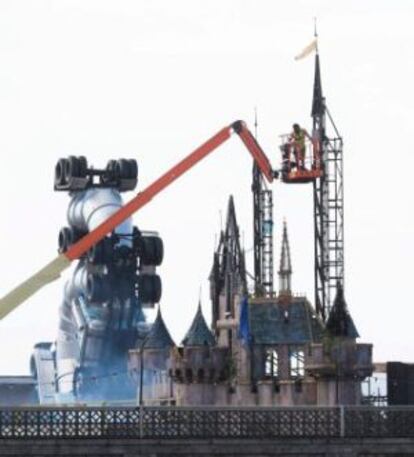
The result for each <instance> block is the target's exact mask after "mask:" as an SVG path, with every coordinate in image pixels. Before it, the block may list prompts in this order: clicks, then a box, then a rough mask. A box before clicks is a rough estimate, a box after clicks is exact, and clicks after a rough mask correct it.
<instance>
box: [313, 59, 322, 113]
mask: <svg viewBox="0 0 414 457" xmlns="http://www.w3.org/2000/svg"><path fill="white" fill-rule="evenodd" d="M324 113H325V101H324V99H323V94H322V82H321V69H320V64H319V54H318V53H316V56H315V78H314V81H313V99H312V113H311V116H312V117H315V116H316V117H322V116H323V114H324Z"/></svg>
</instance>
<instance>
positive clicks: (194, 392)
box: [129, 197, 373, 406]
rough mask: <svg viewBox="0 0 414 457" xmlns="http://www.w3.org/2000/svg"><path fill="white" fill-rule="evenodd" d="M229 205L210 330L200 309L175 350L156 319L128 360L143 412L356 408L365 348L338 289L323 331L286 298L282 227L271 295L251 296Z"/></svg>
mask: <svg viewBox="0 0 414 457" xmlns="http://www.w3.org/2000/svg"><path fill="white" fill-rule="evenodd" d="M239 238H240V237H239V227H238V224H237V219H236V212H235V206H234V201H233V198H232V197H230V200H229V204H228V210H227V222H226V227H225V230H224V231H223V232H222V233H221V235H220V242H219V246H218V248H217V250H216V252H215V253H214V257H213V267H212V270H211V274H210V292H211V306H212V325H211V328H209V327H208V325H207V323H206V321H205V319H204V316H203V314H202V310H201V305H200V304H199V305H198V308H197V311H196V314H195V317H194V320H193V322H192V324H191V326H190V328H189V330H188V332H187V334H186V336H185V338H184V339H183V341H182V343H181V345H179V346H177V345H176V344H175V343H174V341H173V340H172V338H171V336H170V333H169V332H168V329H167V327H166V325H165V323H164V321H163V318H162V315H161V312H160V311H158V315H157V318H156V320H155V322H154V324H153V326H152V329H151V331H150V333H149V335H148V338H147V339H146V341H144V342H143V343H141V345H140V346H139V347H138V348H137V349H135V350H132V351H130V354H129V367H130V370H131V372H133V373H135V375H136V380H137V393H138V397H139V389H140V385H141V383H140V382H139V381H140V379H141V378H140V369H141V366H142V367H143V378H142V380H143V382H142V386H143V392H142V401H143V403H144V404H147V405H148V404H154V405H159V404H177V405H220V406H224V405H235V406H243V405H246V406H249V405H251V406H253V405H260V406H272V405H283V406H289V405H336V404H349V405H352V404H359V403H360V401H361V382H362V381H363V380H364V379H365V378H366V377H368V376H370V375H371V373H372V369H373V366H372V345H371V344H360V343H357V342H356V339H357V338H358V337H359V335H358V332H357V330H356V327H355V324H354V322H353V320H352V317H351V315H350V313H349V310H348V307H347V305H346V302H345V299H344V295H343V290H342V287H340V286H339V287H338V292H337V295H336V298H335V300H334V305H333V306H332V309H331V311H330V314H329V316H328V318H327V320H326V323H324V322H323V321H322V320H321V319H320V317H319V316H317V314H316V312H315V310H314V308H313V307H312V305H311V304H310V303H309V301H308V300H307V299H306V297H303V296H297V295H295V294H294V293H293V291H292V285H291V277H292V265H291V258H290V249H289V241H288V234H287V228H286V224H284V227H283V237H282V249H281V259H280V267H279V271H278V274H279V293H278V294H277V295H275V296H273V297H267V298H263V297H256V296H255V295H249V294H248V290H247V279H246V269H245V256H244V252H243V250H242V249H241V246H240V239H239Z"/></svg>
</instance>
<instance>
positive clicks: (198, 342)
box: [182, 301, 215, 346]
mask: <svg viewBox="0 0 414 457" xmlns="http://www.w3.org/2000/svg"><path fill="white" fill-rule="evenodd" d="M182 344H183V346H213V345H214V344H215V339H214V336H213V334H212V333H211V331H210V329H209V328H208V327H207V324H206V320H205V319H204V316H203V312H202V310H201V301H199V302H198V308H197V312H196V315H195V317H194V319H193V322H192V324H191V327H190V328H189V330H188V332H187V334H186V335H185V337H184V339H183V342H182Z"/></svg>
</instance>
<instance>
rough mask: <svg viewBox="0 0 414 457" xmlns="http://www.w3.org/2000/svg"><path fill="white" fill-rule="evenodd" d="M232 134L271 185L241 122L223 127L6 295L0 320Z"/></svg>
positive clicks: (270, 175) (268, 172)
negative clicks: (241, 143)
mask: <svg viewBox="0 0 414 457" xmlns="http://www.w3.org/2000/svg"><path fill="white" fill-rule="evenodd" d="M233 132H235V133H237V134H238V135H239V137H240V139H241V140H242V142H243V143H244V145H245V146H246V148H247V149H248V151H249V152H250V154H251V155H252V156H253V159H254V161H255V163H256V164H257V166H258V167H259V169H260V172H261V173H262V174H263V176H264V177H265V178H266V179H267V181H268V182H269V183H271V182H272V181H273V179H274V178H276V177H277V175H278V173H277V172H275V171H274V170H273V169H272V166H271V164H270V162H269V159H268V158H267V156H266V154H265V153H264V152H263V150H262V148H261V147H260V145H259V144H258V143H257V141H256V139H255V138H254V136H253V135H252V134H251V132H250V131H249V129H248V128H247V126H246V124H245V123H244V122H243V121H236V122H233V123H232V124H231V125H229V126H226V127H224V128H223V129H221V130H220V131H219V132H217V133H216V134H215V135H214V136H212V137H211V138H210V139H209V140H207V141H206V142H205V143H204V144H202V145H201V146H200V147H199V148H197V149H195V150H194V151H193V152H192V153H191V154H189V155H188V156H187V157H186V158H184V159H183V160H182V161H181V162H179V163H178V164H177V165H175V166H174V167H172V168H171V169H170V170H168V171H167V172H166V173H165V174H163V175H162V176H161V177H160V178H158V179H157V180H156V181H154V182H153V183H152V184H151V185H149V186H148V187H147V188H146V189H145V190H143V191H142V192H140V193H138V194H137V195H136V196H135V197H134V198H133V199H132V200H130V201H129V202H128V203H127V204H126V205H124V206H122V207H121V208H120V209H119V210H118V211H117V212H116V213H114V214H113V215H112V216H110V217H109V218H108V219H107V220H105V221H104V222H103V223H101V224H100V225H99V226H98V227H96V228H95V229H94V230H92V231H90V232H89V233H87V234H86V235H85V236H83V237H82V238H80V239H79V240H78V241H76V242H75V243H74V244H72V245H71V246H70V247H69V248H68V249H67V250H66V251H65V252H62V253H60V254H59V256H58V257H56V258H55V259H54V260H53V261H52V262H50V263H49V264H47V265H46V266H45V267H44V268H42V269H41V270H40V271H38V272H37V273H36V274H34V275H33V276H31V277H30V278H29V279H27V280H26V281H24V282H23V283H22V284H20V285H19V286H17V287H16V288H15V289H13V290H12V291H11V292H9V293H8V294H7V295H5V296H4V297H3V298H2V299H1V300H0V319H1V318H3V317H5V316H6V315H7V314H9V313H10V312H11V311H13V310H14V309H15V308H16V307H18V306H19V305H20V304H21V303H23V302H24V301H25V300H27V299H28V298H29V297H31V296H32V295H33V294H35V293H36V292H37V291H38V290H39V289H41V288H42V287H43V286H45V285H46V284H48V283H49V282H52V281H54V280H55V279H58V278H59V276H60V274H61V273H62V272H63V271H64V270H65V269H66V268H68V267H69V266H70V264H71V262H72V261H73V260H75V259H78V258H80V257H81V256H82V255H84V254H86V253H87V252H88V251H89V250H90V249H91V248H93V246H95V245H96V244H97V243H98V242H99V241H101V240H102V239H103V238H105V237H106V236H107V235H109V234H110V233H111V232H112V231H113V230H114V229H115V228H116V227H118V226H119V225H120V224H121V223H122V222H123V221H125V220H126V219H127V218H128V217H130V216H131V215H132V214H133V213H135V212H136V211H138V210H139V209H141V208H142V207H143V206H145V205H146V204H147V203H149V202H150V201H151V200H152V199H153V198H154V197H155V196H156V195H158V194H159V193H160V192H162V191H163V190H164V189H165V188H166V187H167V186H169V185H170V184H171V183H173V182H174V181H175V180H176V179H178V178H179V177H180V176H182V175H183V174H184V173H186V172H187V171H188V170H190V169H191V168H192V167H193V166H195V165H196V164H197V163H198V162H200V161H201V160H202V159H204V158H205V157H206V156H207V155H208V154H210V153H211V152H213V151H214V150H215V149H217V148H218V147H219V146H220V145H221V144H223V143H224V142H225V141H227V140H228V139H229V138H230V137H231V134H232V133H233Z"/></svg>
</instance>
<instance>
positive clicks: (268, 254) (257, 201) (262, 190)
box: [252, 115, 273, 297]
mask: <svg viewBox="0 0 414 457" xmlns="http://www.w3.org/2000/svg"><path fill="white" fill-rule="evenodd" d="M254 125H255V136H256V138H257V115H255V123H254ZM252 192H253V237H254V240H253V241H254V243H253V244H254V284H255V289H254V290H255V295H256V296H257V297H271V296H272V295H273V193H272V191H271V190H270V189H268V188H267V187H266V183H265V181H264V179H263V175H262V173H261V172H260V170H259V168H258V166H257V164H256V163H254V165H253V183H252Z"/></svg>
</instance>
